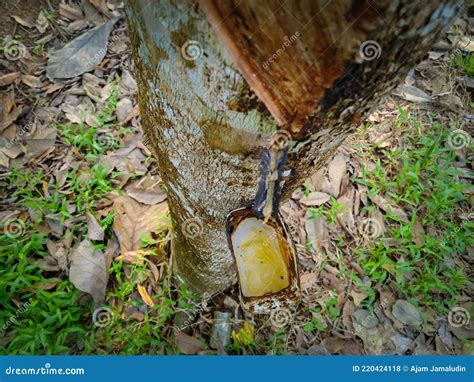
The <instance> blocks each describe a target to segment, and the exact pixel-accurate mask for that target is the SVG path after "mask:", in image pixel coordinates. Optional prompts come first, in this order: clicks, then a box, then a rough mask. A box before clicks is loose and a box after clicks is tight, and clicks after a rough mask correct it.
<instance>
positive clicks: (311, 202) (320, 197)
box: [300, 192, 331, 206]
mask: <svg viewBox="0 0 474 382" xmlns="http://www.w3.org/2000/svg"><path fill="white" fill-rule="evenodd" d="M329 199H331V195H328V194H326V193H324V192H311V193H310V194H309V195H308V196H303V197H302V198H301V199H300V203H302V204H304V205H305V206H320V205H322V204H324V203H326V202H327V201H329Z"/></svg>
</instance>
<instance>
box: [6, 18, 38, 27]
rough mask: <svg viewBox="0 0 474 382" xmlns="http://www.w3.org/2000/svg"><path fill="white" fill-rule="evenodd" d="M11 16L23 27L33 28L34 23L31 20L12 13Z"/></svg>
mask: <svg viewBox="0 0 474 382" xmlns="http://www.w3.org/2000/svg"><path fill="white" fill-rule="evenodd" d="M12 18H13V19H14V20H15V21H16V22H17V23H18V24H20V25H23V26H24V27H25V28H34V27H35V24H34V23H33V21H31V20H28V19H23V18H21V17H20V16H16V15H12Z"/></svg>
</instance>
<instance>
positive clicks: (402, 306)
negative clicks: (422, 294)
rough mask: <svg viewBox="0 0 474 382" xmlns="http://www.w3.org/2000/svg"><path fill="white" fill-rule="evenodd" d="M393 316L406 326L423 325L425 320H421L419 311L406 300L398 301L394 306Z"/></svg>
mask: <svg viewBox="0 0 474 382" xmlns="http://www.w3.org/2000/svg"><path fill="white" fill-rule="evenodd" d="M392 314H393V316H394V317H395V318H396V319H397V320H399V321H401V322H403V323H404V324H405V325H411V326H418V325H421V324H422V323H423V319H422V318H421V315H420V312H418V309H417V308H416V307H415V306H414V305H413V304H410V303H409V302H408V301H405V300H397V302H396V303H395V304H394V305H393V308H392Z"/></svg>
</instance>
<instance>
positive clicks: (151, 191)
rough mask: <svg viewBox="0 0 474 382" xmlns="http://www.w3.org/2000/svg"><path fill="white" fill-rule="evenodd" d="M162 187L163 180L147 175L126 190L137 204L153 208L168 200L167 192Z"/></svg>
mask: <svg viewBox="0 0 474 382" xmlns="http://www.w3.org/2000/svg"><path fill="white" fill-rule="evenodd" d="M161 185H162V181H161V178H159V177H156V176H149V175H147V176H144V177H143V178H141V179H140V180H139V181H136V182H134V183H132V184H131V185H129V186H127V187H126V188H125V190H126V191H127V194H128V195H129V196H131V197H132V198H133V199H135V200H136V201H137V202H140V203H143V204H148V205H151V206H152V205H155V204H158V203H161V202H162V201H164V200H165V199H166V191H165V190H163V189H162V188H161Z"/></svg>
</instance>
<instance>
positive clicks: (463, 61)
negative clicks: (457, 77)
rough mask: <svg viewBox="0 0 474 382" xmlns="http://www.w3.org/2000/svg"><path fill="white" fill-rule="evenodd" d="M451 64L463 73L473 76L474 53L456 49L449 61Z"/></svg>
mask: <svg viewBox="0 0 474 382" xmlns="http://www.w3.org/2000/svg"><path fill="white" fill-rule="evenodd" d="M450 64H451V66H452V67H454V68H457V69H459V70H461V71H462V72H463V73H464V75H466V76H468V77H474V55H473V54H472V53H471V52H468V53H463V52H461V51H460V50H458V51H456V53H455V54H454V55H453V58H452V59H451V62H450Z"/></svg>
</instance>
